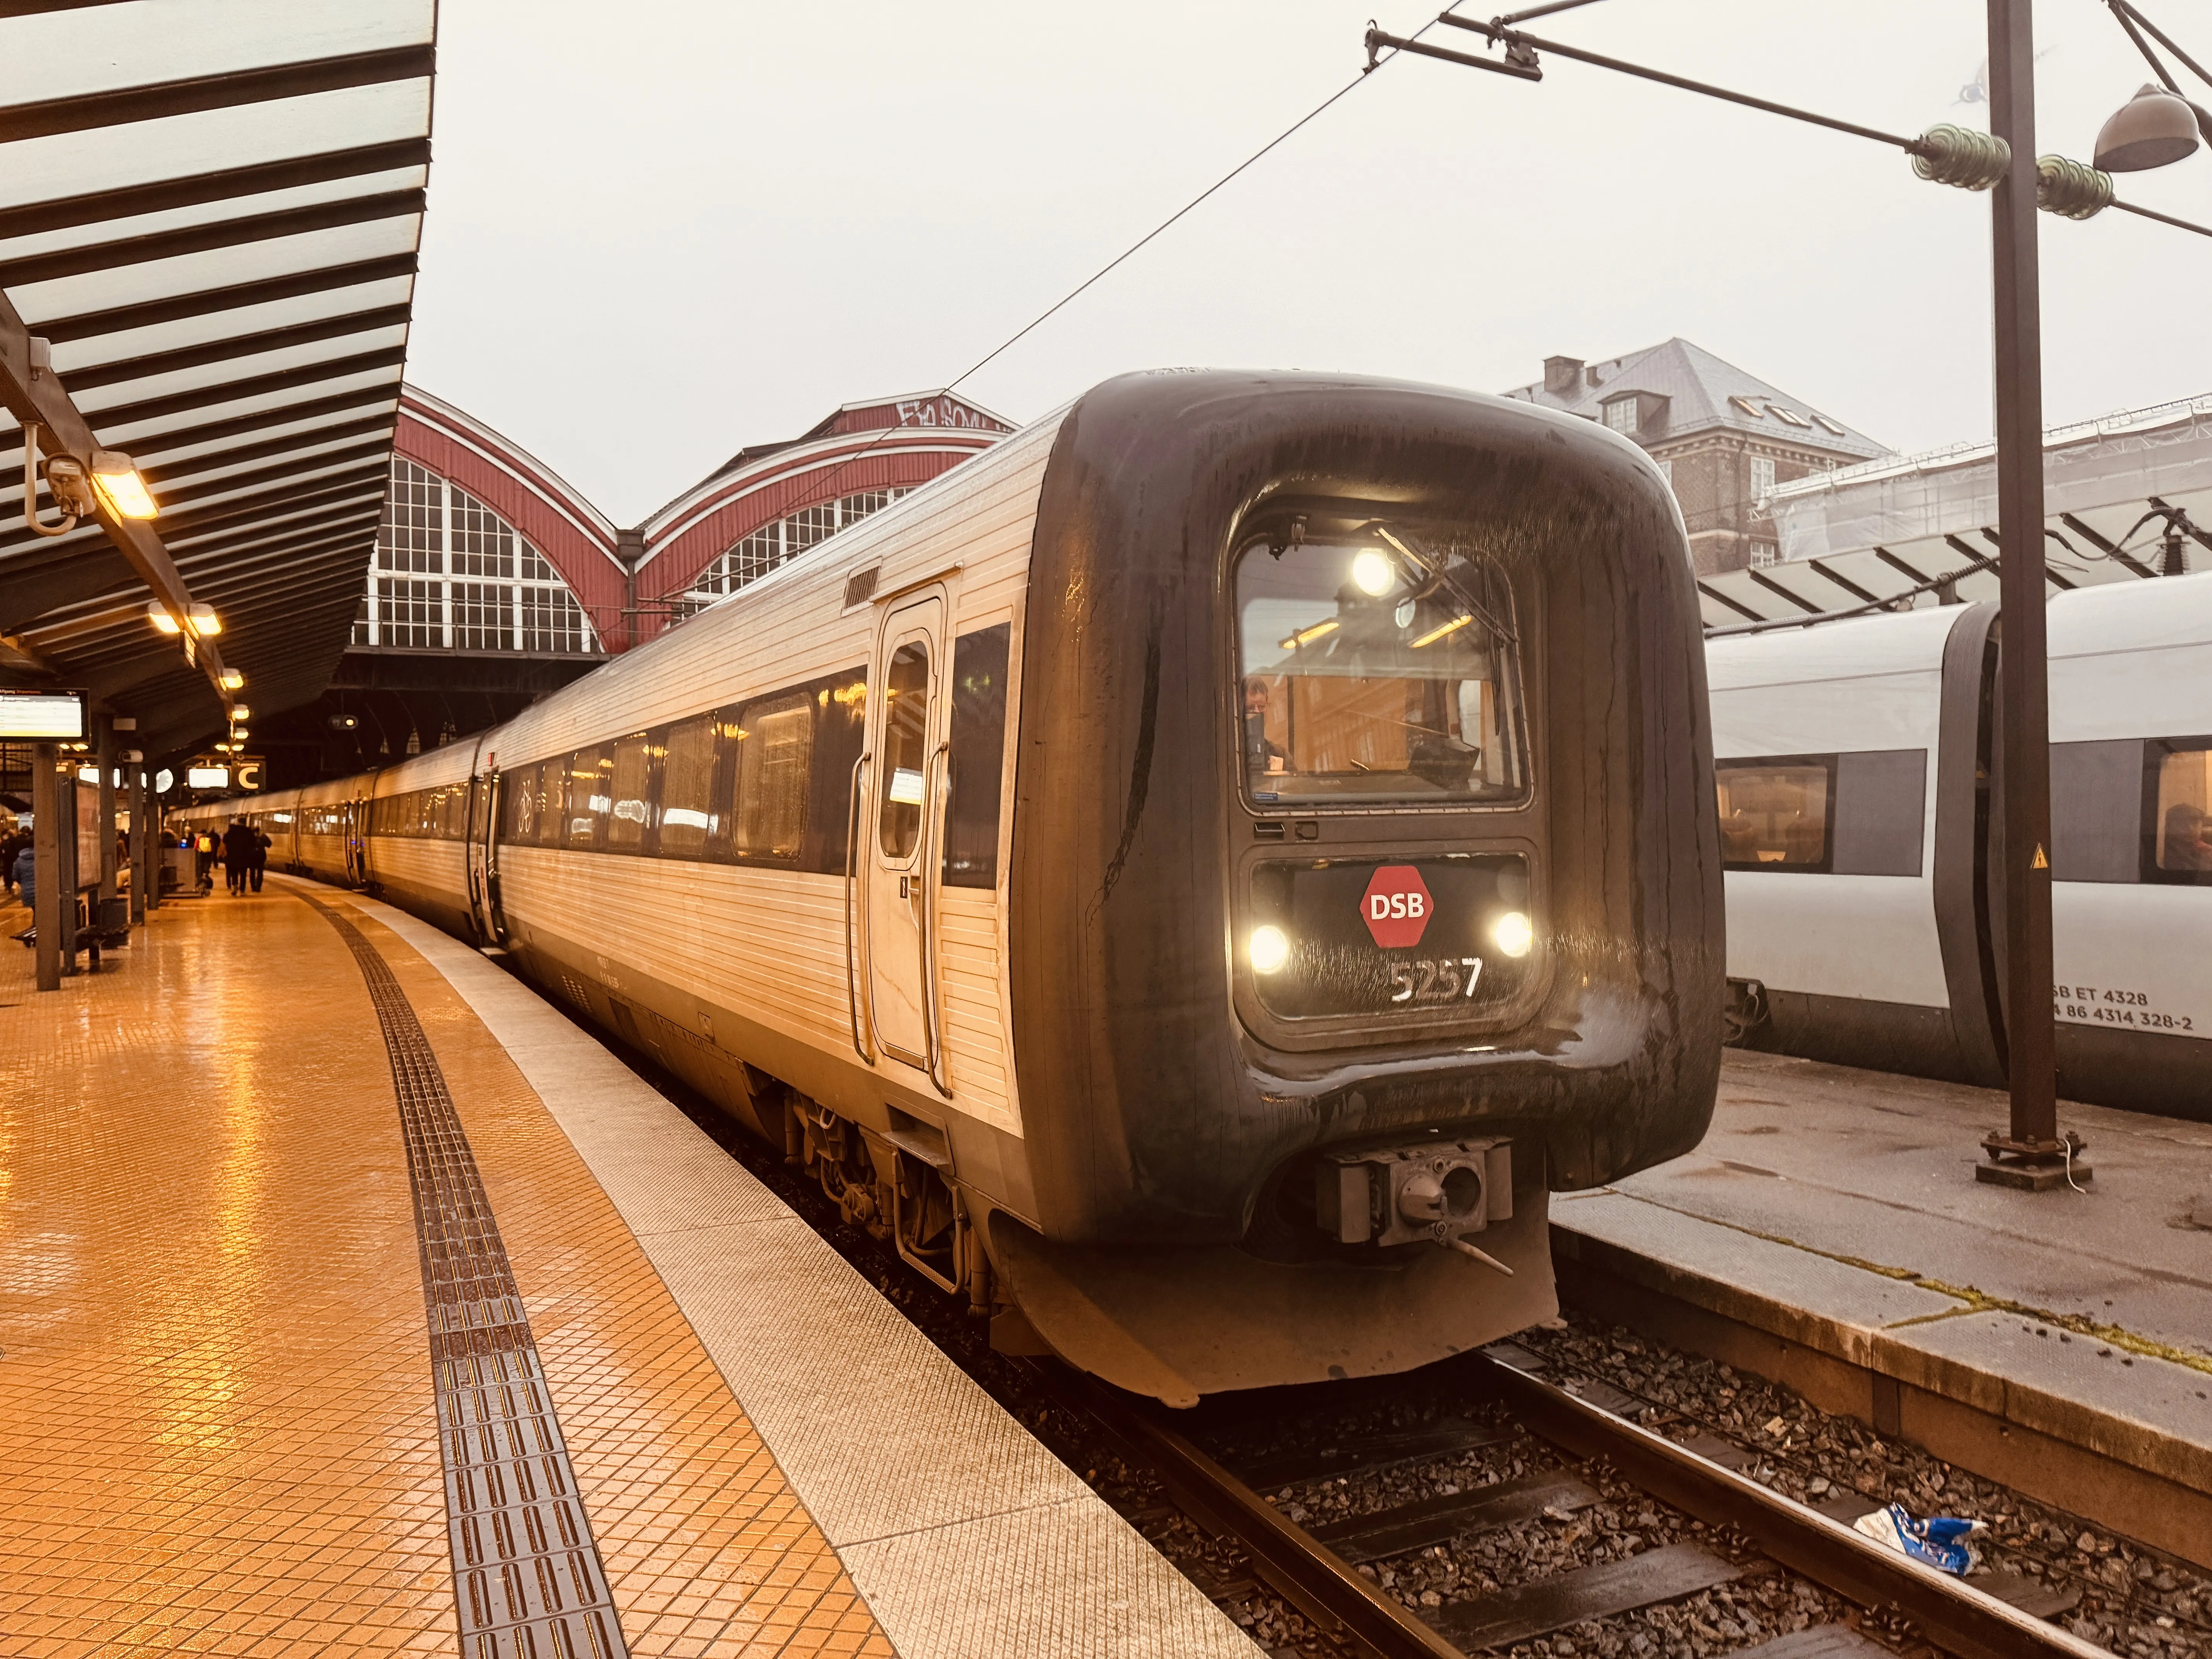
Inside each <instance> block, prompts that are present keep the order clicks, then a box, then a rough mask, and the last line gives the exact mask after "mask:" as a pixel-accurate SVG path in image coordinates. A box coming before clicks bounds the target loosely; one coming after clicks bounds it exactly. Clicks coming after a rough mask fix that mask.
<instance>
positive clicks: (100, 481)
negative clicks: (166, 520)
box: [92, 449, 161, 519]
mask: <svg viewBox="0 0 2212 1659" xmlns="http://www.w3.org/2000/svg"><path fill="white" fill-rule="evenodd" d="M92 487H93V488H94V489H96V490H98V491H99V492H100V500H101V501H105V502H106V504H107V510H108V511H109V512H110V513H113V514H114V515H115V516H116V517H117V518H118V519H150V518H153V517H154V516H155V514H157V513H160V512H161V508H160V507H156V506H155V504H154V496H153V492H152V491H150V490H149V489H147V488H146V481H145V480H144V479H143V478H142V477H139V476H138V467H137V463H136V462H134V461H132V460H131V458H130V457H129V456H128V455H125V454H124V453H121V452H120V451H118V450H113V449H95V450H94V451H93V453H92Z"/></svg>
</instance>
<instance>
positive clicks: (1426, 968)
mask: <svg viewBox="0 0 2212 1659" xmlns="http://www.w3.org/2000/svg"><path fill="white" fill-rule="evenodd" d="M1462 970H1464V971H1462ZM1481 977H1482V958H1481V957H1443V958H1441V959H1440V960H1437V961H1435V962H1401V963H1394V964H1392V966H1391V969H1390V983H1391V984H1393V985H1395V987H1398V988H1397V990H1396V991H1395V993H1394V994H1392V996H1391V998H1390V1000H1391V1001H1393V1002H1443V1001H1447V1000H1449V999H1451V998H1453V997H1471V996H1473V995H1474V986H1475V981H1477V980H1479V979H1480V978H1481Z"/></svg>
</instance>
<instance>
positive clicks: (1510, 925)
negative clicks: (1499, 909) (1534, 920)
mask: <svg viewBox="0 0 2212 1659" xmlns="http://www.w3.org/2000/svg"><path fill="white" fill-rule="evenodd" d="M1490 937H1491V938H1492V939H1495V940H1497V941H1498V949H1499V950H1501V951H1504V952H1505V954H1506V955H1507V956H1509V957H1525V956H1527V955H1528V947H1529V946H1530V945H1534V944H1535V942H1536V930H1535V929H1534V927H1531V926H1530V925H1529V923H1528V916H1527V915H1525V914H1523V913H1522V912H1521V911H1519V910H1508V911H1507V912H1506V913H1505V914H1504V915H1502V916H1500V917H1498V925H1497V926H1496V927H1492V929H1491V930H1490Z"/></svg>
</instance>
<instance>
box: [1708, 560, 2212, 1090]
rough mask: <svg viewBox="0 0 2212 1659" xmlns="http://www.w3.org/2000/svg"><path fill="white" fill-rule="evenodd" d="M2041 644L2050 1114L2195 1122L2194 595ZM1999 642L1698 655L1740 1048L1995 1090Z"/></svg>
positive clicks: (2196, 591)
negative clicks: (2110, 1111)
mask: <svg viewBox="0 0 2212 1659" xmlns="http://www.w3.org/2000/svg"><path fill="white" fill-rule="evenodd" d="M2049 626H2050V652H2051V876H2052V897H2051V921H2052V933H2053V945H2054V951H2055V957H2054V961H2055V971H2054V975H2053V977H2054V978H2055V979H2056V981H2057V984H2056V985H2055V987H2053V991H2054V1007H2055V1011H2056V1013H2057V1020H2058V1028H2057V1059H2058V1067H2059V1089H2060V1092H2061V1094H2062V1095H2063V1096H2065V1097H2068V1098H2070V1099H2075V1100H2084V1101H2090V1102H2094V1103H2100V1104H2105V1105H2112V1106H2122V1107H2128V1108H2132V1109H2136V1110H2142V1111H2150V1112H2160V1113H2165V1114H2169V1115H2175V1116H2181V1117H2191V1118H2196V1119H2198V1120H2206V1121H2212V574H2200V575H2194V576H2184V577H2177V578H2161V579H2159V580H2150V581H2131V582H2124V583H2112V584H2108V585H2105V586H2095V587H2085V588H2082V589H2081V590H2079V591H2076V592H2068V593H2062V594H2060V595H2058V596H2057V598H2055V599H2052V600H2051V606H2050V613H2049ZM2001 634H2002V629H2001V627H2000V626H1999V620H1998V617H1997V609H1996V605H1990V604H1983V605H1949V606H1942V607H1939V608H1936V609H1933V610H1923V611H1911V612H1907V613H1904V614H1900V615H1894V616H1881V617H1867V618H1863V619H1859V620H1854V621H1849V622H1838V623H1823V624H1821V625H1820V626H1817V627H1813V628H1790V629H1774V630H1771V631H1769V632H1765V633H1758V634H1751V635H1737V636H1732V637H1731V636H1722V637H1717V638H1714V639H1712V640H1711V641H1709V642H1708V645H1707V647H1706V662H1707V667H1708V672H1709V675H1710V680H1711V696H1712V719H1713V749H1714V754H1715V757H1716V759H1715V767H1716V777H1717V795H1718V805H1719V811H1720V819H1721V838H1722V857H1723V862H1724V865H1725V867H1726V870H1727V878H1726V879H1727V884H1728V941H1729V945H1728V961H1729V968H1728V971H1729V988H1730V1011H1729V1018H1730V1024H1731V1027H1732V1030H1733V1031H1734V1032H1735V1038H1736V1040H1738V1041H1741V1042H1744V1043H1747V1045H1749V1046H1751V1047H1754V1048H1771V1049H1774V1050H1777V1051H1779V1052H1784V1053H1788V1054H1802V1055H1805V1056H1808V1057H1809V1058H1813V1059H1817V1060H1833V1061H1836V1062H1838V1063H1840V1064H1844V1065H1850V1066H1871V1067H1875V1068H1876V1069H1880V1070H1883V1071H1896V1072H1910V1073H1917V1074H1920V1075H1923V1076H1929V1077H1937V1078H1946V1079H1953V1080H1956V1081H1961V1082H1970V1083H1978V1084H1984V1085H1992V1086H1996V1085H2002V1083H2003V1081H2004V1070H2003V1054H2004V1042H2003V1040H2002V1033H2003V1029H2004V1028H2003V1024H2002V1022H2003V1018H2004V1011H2003V1006H2002V1001H2003V986H2004V979H2005V976H2004V974H2003V972H2002V962H2003V952H2004V916H2003V904H2002V894H2001V892H2000V891H1999V889H1998V886H1997V884H1996V883H1994V882H1992V881H1991V880H1990V869H1991V837H1992V835H1993V833H1994V832H1995V831H1996V829H1998V828H1999V826H1998V824H1997V823H1996V820H1995V818H1994V817H1993V816H1992V814H1991V811H1990V785H1991V778H1992V773H1993V770H1994V761H1995V757H1996V756H1997V754H1998V753H1999V746H1998V743H1997V731H1998V727H1997V722H1999V721H2001V720H2002V718H2003V711H2002V707H2001V699H2000V698H1999V696H1998V694H1997V679H1996V666H1997V656H1998V652H1999V650H2000V649H2001V637H2000V636H2001Z"/></svg>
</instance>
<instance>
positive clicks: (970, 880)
mask: <svg viewBox="0 0 2212 1659" xmlns="http://www.w3.org/2000/svg"><path fill="white" fill-rule="evenodd" d="M1012 635H1013V624H1012V623H999V624H998V625H997V626H996V627H995V628H982V629H976V630H975V632H974V633H972V634H963V635H961V636H960V637H959V638H958V639H957V640H955V641H953V643H952V746H951V749H950V750H948V751H947V752H946V761H947V763H948V764H950V765H951V769H952V787H951V794H950V799H947V800H946V802H945V868H944V880H945V885H946V886H948V887H995V886H997V885H998V882H999V795H1000V787H1001V786H1002V784H1003V783H1004V781H1005V774H1006V653H1007V647H1008V645H1009V643H1010V641H1011V640H1012Z"/></svg>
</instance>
